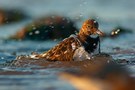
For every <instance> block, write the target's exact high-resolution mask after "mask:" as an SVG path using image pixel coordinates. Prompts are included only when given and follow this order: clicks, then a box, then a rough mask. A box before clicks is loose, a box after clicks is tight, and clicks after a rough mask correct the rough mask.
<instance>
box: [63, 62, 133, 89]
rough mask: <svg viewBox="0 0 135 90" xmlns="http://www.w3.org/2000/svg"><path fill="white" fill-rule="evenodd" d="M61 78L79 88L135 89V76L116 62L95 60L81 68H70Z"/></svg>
mask: <svg viewBox="0 0 135 90" xmlns="http://www.w3.org/2000/svg"><path fill="white" fill-rule="evenodd" d="M60 78H61V79H64V80H66V81H69V82H70V83H71V84H72V85H73V86H74V87H75V88H76V89H77V90H134V89H135V86H134V83H135V78H134V77H132V76H130V72H128V71H127V69H126V67H124V66H122V65H119V64H116V63H103V62H102V61H98V62H94V63H92V64H91V65H88V66H87V67H86V68H81V70H71V69H70V70H68V71H65V72H64V73H61V74H60Z"/></svg>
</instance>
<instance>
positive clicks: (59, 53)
mask: <svg viewBox="0 0 135 90" xmlns="http://www.w3.org/2000/svg"><path fill="white" fill-rule="evenodd" d="M96 34H98V35H103V33H102V32H101V31H100V30H98V23H97V22H96V21H95V20H93V19H89V20H86V21H85V22H84V23H83V25H82V28H81V29H80V32H79V33H78V34H76V35H71V36H70V37H68V38H66V39H64V40H63V41H62V42H60V43H59V44H58V45H56V46H55V47H53V48H52V49H50V50H49V51H47V52H45V53H42V54H40V55H39V56H38V57H39V58H45V59H47V60H52V61H55V60H59V61H71V60H74V59H73V56H74V53H75V51H76V50H77V49H79V48H80V47H81V46H83V45H84V43H86V40H87V39H88V37H89V36H90V35H96ZM87 41H88V40H87ZM90 42H91V41H89V42H88V43H90ZM92 44H94V43H92ZM96 45H97V44H96ZM83 47H84V48H85V46H83ZM91 48H93V47H91Z"/></svg>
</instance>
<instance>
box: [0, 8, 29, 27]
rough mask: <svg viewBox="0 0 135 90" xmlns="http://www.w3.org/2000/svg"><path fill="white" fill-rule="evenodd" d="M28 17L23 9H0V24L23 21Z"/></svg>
mask: <svg viewBox="0 0 135 90" xmlns="http://www.w3.org/2000/svg"><path fill="white" fill-rule="evenodd" d="M26 18H28V16H27V15H25V13H24V12H23V11H22V10H19V9H7V10H6V9H5V10H4V9H0V25H2V24H8V23H12V22H17V21H21V20H23V19H26Z"/></svg>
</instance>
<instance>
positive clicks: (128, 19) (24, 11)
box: [0, 0, 135, 90]
mask: <svg viewBox="0 0 135 90" xmlns="http://www.w3.org/2000/svg"><path fill="white" fill-rule="evenodd" d="M50 18H51V19H50ZM88 18H94V19H96V20H97V21H98V22H99V28H100V29H101V30H102V31H103V32H105V33H106V36H104V37H103V38H102V41H101V52H105V53H108V54H109V55H111V56H112V57H113V58H114V60H118V61H128V62H129V63H130V64H128V65H127V67H128V68H129V71H131V72H132V73H133V74H132V75H133V76H135V69H134V68H135V65H134V64H135V39H134V37H135V28H134V26H135V0H0V74H1V75H0V89H1V90H9V88H10V90H29V89H33V90H75V89H74V88H73V87H72V86H71V85H70V84H68V83H66V82H64V81H61V80H59V79H58V77H57V76H56V73H57V72H59V71H61V69H58V68H45V69H37V68H38V66H36V65H35V66H34V65H28V67H27V68H26V67H25V68H24V67H20V68H18V67H17V68H16V67H14V68H12V67H9V66H6V67H5V66H4V67H3V65H2V64H3V63H6V62H10V61H12V60H14V59H15V58H16V56H18V55H28V54H31V52H33V51H34V52H38V53H41V52H44V51H46V50H48V49H50V48H51V47H53V46H54V45H56V44H57V43H58V42H59V41H60V40H61V39H63V38H65V37H68V36H69V35H70V34H72V33H75V32H77V31H79V28H81V25H82V23H83V22H84V21H85V20H86V19H88ZM48 23H49V24H48ZM59 25H60V27H59ZM54 26H56V27H57V26H58V28H55V29H56V32H55V31H51V32H54V33H51V34H50V32H49V33H48V30H53V29H54ZM61 26H62V27H61ZM44 27H45V28H47V29H43V28H44ZM63 28H64V29H63ZM72 29H73V32H72ZM42 30H46V32H45V33H44V34H43V35H41V34H39V33H40V32H41V33H42ZM57 30H60V31H57ZM61 30H65V31H61ZM69 30H70V31H71V32H70V33H68V32H69ZM38 34H39V35H38ZM40 36H43V38H42V37H41V38H40ZM53 36H62V37H61V38H60V37H53ZM45 38H47V39H45ZM35 39H36V40H35ZM59 39H60V40H59ZM1 65H2V66H1ZM26 66H27V65H26ZM33 67H34V68H35V67H36V69H31V68H33ZM31 73H32V75H31ZM5 74H6V75H7V76H5ZM12 74H13V75H12ZM18 74H19V75H20V76H18ZM24 74H25V76H23V75H24Z"/></svg>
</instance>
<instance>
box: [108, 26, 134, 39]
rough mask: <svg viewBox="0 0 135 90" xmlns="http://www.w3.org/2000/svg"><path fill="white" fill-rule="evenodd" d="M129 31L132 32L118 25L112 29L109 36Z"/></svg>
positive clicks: (116, 35)
mask: <svg viewBox="0 0 135 90" xmlns="http://www.w3.org/2000/svg"><path fill="white" fill-rule="evenodd" d="M128 33H132V30H130V29H128V28H124V27H120V26H118V27H116V28H114V29H113V30H112V31H111V33H110V35H109V36H110V37H118V36H121V35H123V34H128Z"/></svg>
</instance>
